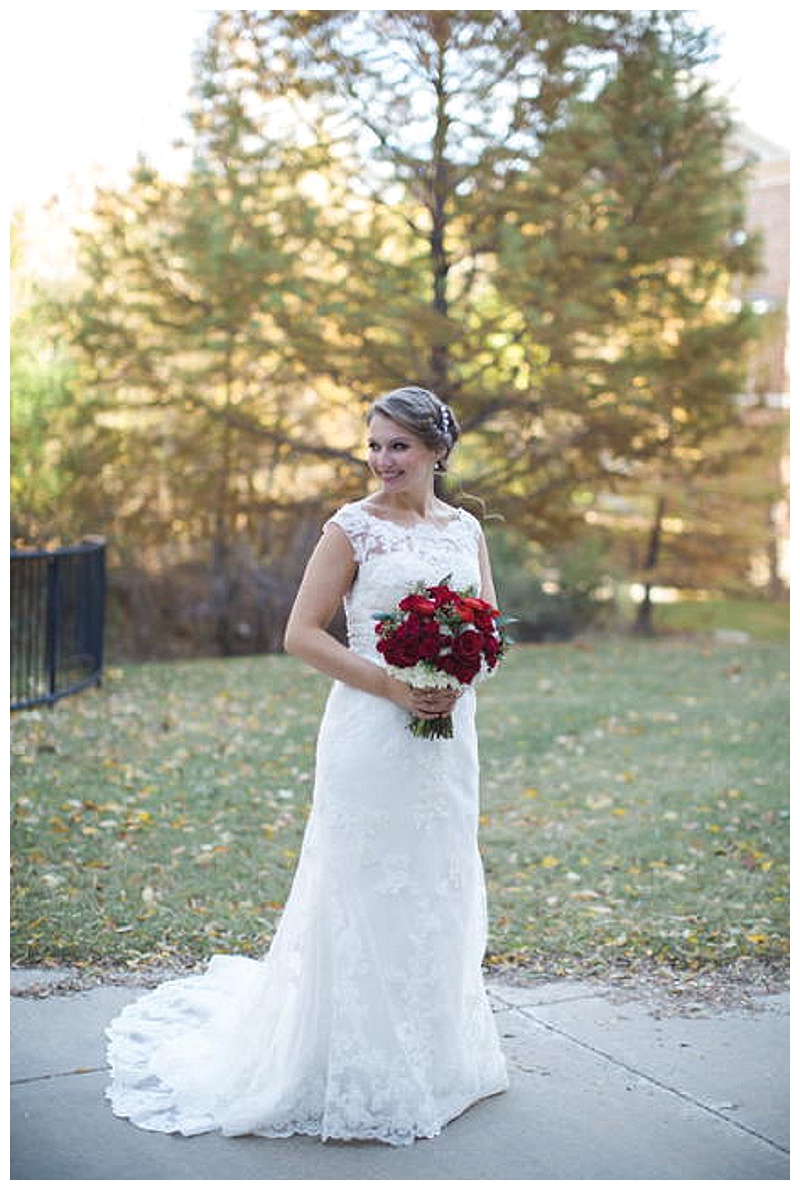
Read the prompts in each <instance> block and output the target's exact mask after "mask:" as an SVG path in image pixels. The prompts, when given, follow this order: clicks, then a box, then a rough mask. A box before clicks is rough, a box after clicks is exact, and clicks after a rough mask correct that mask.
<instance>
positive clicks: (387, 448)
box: [367, 413, 438, 493]
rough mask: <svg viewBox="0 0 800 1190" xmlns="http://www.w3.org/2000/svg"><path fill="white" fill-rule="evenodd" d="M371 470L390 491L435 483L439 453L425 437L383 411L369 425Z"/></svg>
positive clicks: (384, 488) (416, 487) (406, 489)
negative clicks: (420, 436)
mask: <svg viewBox="0 0 800 1190" xmlns="http://www.w3.org/2000/svg"><path fill="white" fill-rule="evenodd" d="M367 432H368V441H367V449H368V462H369V466H370V470H371V471H372V473H373V475H375V476H376V477H377V478H378V479H379V480H380V482H381V484H382V485H383V490H384V492H386V493H395V492H402V491H408V490H416V489H419V488H422V487H427V486H429V485H431V484H432V483H433V470H434V466H435V464H436V460H437V458H438V455H437V453H436V451H433V450H431V449H430V448H429V447H427V446H426V445H425V443H424V442H423V441H422V439H421V438H419V437H418V436H417V435H416V434H414V433H412V431H411V430H407V429H406V428H405V427H404V426H401V425H399V424H398V423H397V422H396V421H392V419H391V418H390V417H386V415H385V414H383V413H376V414H374V416H373V417H372V420H371V421H370V423H369V426H368V431H367Z"/></svg>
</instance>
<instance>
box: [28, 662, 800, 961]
mask: <svg viewBox="0 0 800 1190" xmlns="http://www.w3.org/2000/svg"><path fill="white" fill-rule="evenodd" d="M788 666H789V658H788V650H787V648H786V646H785V645H784V644H777V643H771V642H762V641H750V642H749V643H746V644H738V645H730V644H726V645H721V644H714V643H711V642H709V641H706V640H701V639H683V638H682V639H680V640H676V639H674V638H673V639H662V640H655V641H641V640H631V639H617V640H604V641H598V642H595V643H593V644H583V643H578V644H575V645H572V644H562V645H548V646H515V647H514V648H513V649H512V650H511V652H510V654H509V656H508V658H507V660H506V662H505V663H504V665H503V667H502V670H501V672H500V673H499V674H498V676H496V677H495V678H493V679H492V680H491V681H489V682H487V683H486V684H485V685H484V686H483V687H482V688H481V691H480V696H479V706H480V709H479V716H480V725H481V740H482V772H483V789H482V814H481V850H482V853H483V857H484V864H485V867H486V874H487V885H488V896H489V913H490V923H489V948H488V956H487V962H488V963H489V964H490V965H492V964H494V965H497V964H506V965H507V964H514V965H517V966H520V967H522V968H524V969H526V970H530V971H532V972H534V973H543V974H551V975H553V974H565V973H566V974H569V973H573V972H576V971H580V972H599V971H607V970H609V969H611V968H622V967H624V968H625V969H626V970H635V969H636V968H637V966H640V965H646V964H652V963H657V964H661V965H666V966H667V967H671V968H674V969H675V970H676V971H686V970H690V971H691V970H700V969H707V968H715V969H717V970H719V969H724V968H726V967H727V966H729V965H730V964H732V963H738V964H739V965H741V964H742V962H747V961H751V960H752V961H753V962H759V963H761V964H763V963H767V964H769V965H771V966H772V967H776V966H783V965H784V964H785V962H786V956H787V951H788V889H787V885H788V850H789V822H788V818H789V791H788V735H789V723H788V685H789V682H788ZM327 688H328V682H327V680H326V679H324V678H321V677H320V676H319V675H317V674H315V673H313V672H311V671H309V670H307V669H306V668H305V667H303V666H302V665H301V664H300V663H298V662H297V661H295V660H294V659H292V658H289V657H283V656H268V657H251V658H242V659H235V660H208V661H206V660H204V661H191V662H173V663H171V664H160V665H142V666H131V667H128V668H124V669H115V670H112V671H111V672H110V673H109V674H108V676H107V679H106V682H105V683H104V685H103V687H102V688H101V689H99V690H93V691H89V692H86V693H84V694H82V695H80V696H78V697H76V698H73V699H69V700H65V701H63V702H61V703H60V704H58V705H57V706H56V707H54V708H52V709H44V710H40V711H31V712H25V713H18V714H16V715H14V716H12V725H11V743H12V753H13V755H12V798H11V810H12V828H11V829H12V849H13V857H14V859H13V881H12V906H11V907H12V926H11V929H12V958H13V960H14V961H16V962H17V963H22V964H41V963H57V964H83V965H87V966H89V967H91V966H93V965H98V966H107V965H109V964H118V965H122V966H128V967H140V966H146V965H148V964H157V965H158V964H161V965H163V964H164V963H165V962H166V963H181V962H185V961H188V960H193V959H199V958H203V957H204V956H207V955H209V954H211V953H213V952H215V951H219V950H223V951H228V950H234V951H237V952H239V953H245V954H261V953H263V952H264V950H265V949H266V947H267V946H268V944H269V940H270V938H271V936H272V934H273V931H274V928H275V924H276V921H277V919H278V917H279V915H280V911H281V907H282V905H283V903H284V900H285V897H286V894H287V891H288V888H289V884H290V881H291V876H292V872H293V869H294V865H295V862H296V858H297V854H298V849H299V845H300V841H301V837H302V831H303V826H304V823H305V820H306V817H307V814H308V808H309V802H310V798H311V791H312V782H313V764H314V742H315V734H316V728H317V724H318V721H319V715H320V713H321V710H322V706H323V702H324V698H325V694H326V691H327ZM431 746H432V747H435V746H436V745H435V744H431Z"/></svg>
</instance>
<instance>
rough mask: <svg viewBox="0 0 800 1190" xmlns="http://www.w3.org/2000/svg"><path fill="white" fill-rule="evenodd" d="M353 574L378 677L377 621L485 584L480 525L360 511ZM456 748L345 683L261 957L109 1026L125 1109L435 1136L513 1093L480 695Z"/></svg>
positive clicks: (361, 648)
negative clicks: (491, 910) (491, 964)
mask: <svg viewBox="0 0 800 1190" xmlns="http://www.w3.org/2000/svg"><path fill="white" fill-rule="evenodd" d="M331 521H332V523H334V524H336V525H338V526H339V528H340V529H341V530H342V531H343V532H344V533H345V534H346V535H347V537H348V539H349V541H350V543H351V546H352V549H353V553H354V556H355V559H356V562H357V563H358V570H357V575H356V579H355V581H354V583H353V586H352V587H351V590H350V592H349V593H348V596H347V598H346V600H345V611H346V615H347V626H348V641H349V647H350V648H351V649H352V650H354V651H356V652H358V653H360V654H362V655H363V656H367V657H369V658H370V659H372V660H373V661H375V662H376V663H377V664H383V661H382V659H381V657H380V654H379V653H378V652H377V651H376V649H375V642H376V635H375V627H374V625H375V621H374V619H373V615H374V613H375V612H380V611H389V610H391V609H392V608H393V607H394V606H395V605H396V604H397V602H398V601H399V600H400V599H401V598H402V597H403V596H404V595H405V594H407V593H408V592H409V591H410V590H411V589H412V588H413V587H414V586H415V585H416V584H417V583H418V582H420V581H421V582H424V583H425V584H426V585H431V584H434V583H437V582H439V581H440V580H441V579H443V578H445V577H447V576H448V575H449V576H451V577H450V582H451V585H453V586H454V587H457V588H464V587H468V586H471V585H474V586H476V587H477V586H478V584H479V579H480V573H479V567H478V541H479V535H480V530H479V526H478V522H477V521H476V520H475V519H474V518H473V517H472V516H471V515H470V514H469V513H467V512H465V511H464V510H461V509H459V510H456V509H453V516H452V517H451V518H450V520H449V521H447V522H445V523H441V524H432V523H431V524H423V525H415V526H414V527H413V528H406V527H404V526H401V525H398V524H395V523H394V522H391V521H387V520H383V519H382V518H380V517H378V516H376V515H375V514H374V513H372V512H370V511H369V510H368V508H367V507H366V506H365V504H364V502H363V501H359V502H357V503H354V504H349V505H345V506H344V507H343V508H341V509H340V510H339V512H338V513H336V514H335V515H334V516H333V517H332V518H331ZM453 721H454V736H453V739H449V740H447V739H445V740H425V739H417V738H415V737H414V736H413V735H412V734H411V732H409V731H408V730H407V724H408V713H407V712H406V711H404V710H403V709H402V708H400V707H398V706H396V705H395V704H394V703H391V702H389V701H388V700H386V699H381V698H376V697H375V696H373V695H370V694H366V693H364V692H362V691H359V690H356V689H354V688H353V687H350V686H347V685H345V684H343V683H340V682H334V683H333V686H332V689H331V692H330V695H329V697H328V701H327V704H326V708H325V713H324V715H323V718H322V722H321V725H320V731H319V737H318V741H317V762H316V776H315V785H314V795H313V802H312V808H311V813H310V815H309V819H308V823H307V825H306V831H305V835H304V839H303V846H302V849H301V853H300V857H299V859H298V864H297V870H296V872H295V876H294V881H293V884H292V889H291V892H290V895H289V898H288V900H287V903H286V907H285V909H284V912H283V915H282V917H281V920H280V922H279V925H278V929H277V931H276V933H275V937H274V939H273V942H272V945H271V947H270V950H269V953H268V954H267V955H266V956H265V957H264V958H263V959H260V960H258V959H252V958H246V957H242V956H230V955H216V956H214V958H212V959H211V961H210V963H209V965H208V967H207V969H206V970H205V971H204V972H203V973H202V974H200V975H193V976H189V977H186V978H181V979H176V980H171V981H169V982H167V983H165V984H162V985H161V986H160V987H158V988H156V989H155V990H154V991H151V992H147V993H145V994H144V995H143V996H142V997H140V998H139V999H138V1000H137V1001H136V1002H135V1003H133V1004H130V1005H128V1006H127V1007H126V1008H125V1009H124V1010H123V1011H122V1013H121V1014H120V1015H119V1016H118V1017H117V1018H116V1019H115V1020H114V1021H113V1022H112V1023H111V1025H110V1026H109V1028H108V1029H107V1035H108V1037H109V1051H108V1053H109V1061H110V1065H111V1072H112V1081H111V1085H110V1086H109V1088H108V1090H107V1092H106V1094H107V1097H108V1098H109V1099H110V1101H111V1105H112V1109H113V1111H114V1113H115V1114H116V1115H119V1116H123V1117H126V1118H128V1119H130V1120H131V1121H132V1122H133V1123H134V1124H136V1125H138V1126H139V1127H140V1128H147V1129H151V1130H155V1131H160V1132H180V1133H183V1134H184V1135H194V1134H196V1133H201V1132H210V1131H216V1132H221V1133H223V1134H224V1135H228V1136H236V1135H243V1134H253V1135H258V1136H270V1137H279V1136H289V1135H292V1134H293V1133H305V1134H308V1135H314V1136H320V1137H322V1138H323V1139H328V1138H338V1139H361V1140H367V1139H373V1140H379V1141H384V1142H386V1143H388V1144H393V1145H404V1144H410V1143H411V1142H413V1141H414V1140H415V1139H416V1138H418V1137H432V1136H435V1135H436V1134H437V1133H438V1132H440V1131H441V1129H442V1127H443V1126H444V1125H445V1124H446V1123H447V1122H448V1121H449V1120H451V1119H453V1117H455V1116H457V1115H459V1114H460V1113H461V1112H462V1111H464V1110H465V1109H466V1108H467V1107H469V1106H470V1104H472V1103H474V1102H475V1101H476V1100H478V1099H481V1098H484V1097H485V1096H488V1095H493V1094H495V1093H497V1092H499V1091H502V1090H504V1089H505V1088H506V1086H507V1075H506V1068H505V1062H504V1059H503V1056H502V1053H501V1050H500V1046H499V1042H498V1037H497V1030H496V1027H495V1024H494V1020H493V1018H492V1013H491V1009H490V1007H489V1003H488V1000H487V997H486V993H485V989H484V985H483V977H482V972H481V962H482V959H483V953H484V947H485V942H486V903H485V891H484V875H483V868H482V865H481V859H480V855H479V852H478V844H477V828H478V750H477V739H476V732H475V694H474V691H473V690H468V691H466V692H465V693H464V694H463V695H462V697H461V698H460V699H459V700H458V702H457V704H456V707H455V710H454V713H453Z"/></svg>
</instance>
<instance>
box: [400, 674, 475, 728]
mask: <svg viewBox="0 0 800 1190" xmlns="http://www.w3.org/2000/svg"><path fill="white" fill-rule="evenodd" d="M388 682H389V697H390V698H391V700H392V702H395V703H397V705H398V706H401V707H403V708H404V710H406V711H409V712H410V713H411V714H412V715H413V716H414V718H415V719H441V717H442V716H443V715H449V714H451V712H452V710H453V707H454V706H455V705H456V702H457V701H458V699H459V698H460V697H461V691H460V690H417V689H415V688H414V687H413V686H409V685H408V684H407V683H406V682H401V681H400V679H399V678H395V677H388Z"/></svg>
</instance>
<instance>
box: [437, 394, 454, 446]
mask: <svg viewBox="0 0 800 1190" xmlns="http://www.w3.org/2000/svg"><path fill="white" fill-rule="evenodd" d="M454 422H455V419H454V417H453V413H452V410H451V409H450V406H449V405H445V404H444V402H442V404H441V405H440V406H439V428H440V429H441V431H442V433H444V434H447V435H448V437H450V438H452V436H453V426H454Z"/></svg>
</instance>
